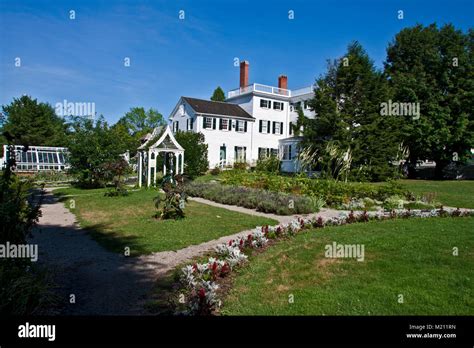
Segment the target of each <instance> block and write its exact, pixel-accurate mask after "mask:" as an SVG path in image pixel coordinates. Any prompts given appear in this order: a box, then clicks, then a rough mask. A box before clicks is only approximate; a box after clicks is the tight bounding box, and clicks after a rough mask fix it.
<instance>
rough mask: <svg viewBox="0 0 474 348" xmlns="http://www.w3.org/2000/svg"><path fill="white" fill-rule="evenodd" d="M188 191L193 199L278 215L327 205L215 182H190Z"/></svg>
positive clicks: (298, 197)
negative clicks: (203, 199)
mask: <svg viewBox="0 0 474 348" xmlns="http://www.w3.org/2000/svg"><path fill="white" fill-rule="evenodd" d="M185 192H186V194H188V195H189V196H192V197H201V198H205V199H209V200H211V201H214V202H218V203H222V204H229V205H237V206H240V207H245V208H249V209H256V210H257V211H261V212H264V213H274V214H278V215H294V214H309V213H314V212H318V211H319V210H320V209H321V207H322V206H323V205H324V201H323V200H321V199H319V198H312V197H307V196H302V195H294V194H288V193H279V192H272V191H266V190H261V189H255V188H250V187H243V186H240V187H239V186H230V185H221V184H219V183H213V182H191V183H189V184H187V185H186V187H185Z"/></svg>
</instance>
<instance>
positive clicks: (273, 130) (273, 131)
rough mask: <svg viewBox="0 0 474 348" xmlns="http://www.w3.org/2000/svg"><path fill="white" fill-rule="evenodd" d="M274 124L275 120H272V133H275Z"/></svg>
mask: <svg viewBox="0 0 474 348" xmlns="http://www.w3.org/2000/svg"><path fill="white" fill-rule="evenodd" d="M275 125H276V122H275V121H273V127H272V133H273V134H275Z"/></svg>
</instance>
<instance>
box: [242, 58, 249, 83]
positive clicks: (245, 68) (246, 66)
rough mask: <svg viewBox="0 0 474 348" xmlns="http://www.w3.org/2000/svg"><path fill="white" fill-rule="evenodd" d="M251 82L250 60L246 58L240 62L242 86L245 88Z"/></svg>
mask: <svg viewBox="0 0 474 348" xmlns="http://www.w3.org/2000/svg"><path fill="white" fill-rule="evenodd" d="M248 84H249V62H248V61H247V60H244V61H242V62H240V88H244V87H246V86H248Z"/></svg>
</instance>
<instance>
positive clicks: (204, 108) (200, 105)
mask: <svg viewBox="0 0 474 348" xmlns="http://www.w3.org/2000/svg"><path fill="white" fill-rule="evenodd" d="M183 99H184V100H185V101H186V102H187V103H188V104H189V105H190V106H191V107H192V108H193V110H194V111H195V112H197V113H198V114H208V115H222V116H233V117H240V118H247V119H249V120H254V118H253V117H252V116H251V115H250V114H249V113H248V112H247V111H245V110H244V109H242V108H241V107H240V106H239V105H237V104H231V103H226V102H217V101H212V100H204V99H196V98H189V97H183Z"/></svg>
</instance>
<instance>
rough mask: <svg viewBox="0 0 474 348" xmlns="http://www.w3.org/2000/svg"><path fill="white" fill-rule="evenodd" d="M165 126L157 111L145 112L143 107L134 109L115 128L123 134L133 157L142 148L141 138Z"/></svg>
mask: <svg viewBox="0 0 474 348" xmlns="http://www.w3.org/2000/svg"><path fill="white" fill-rule="evenodd" d="M164 125H166V121H165V119H164V118H163V115H162V114H160V113H159V112H158V111H157V110H155V109H152V108H150V109H149V110H148V111H145V109H144V108H143V107H134V108H131V109H130V111H129V112H127V113H126V114H125V115H124V116H123V117H122V118H120V119H119V120H118V121H117V123H116V124H115V125H114V126H113V128H115V129H116V130H117V132H119V133H122V136H123V140H124V142H126V143H127V150H129V151H130V155H131V156H132V157H133V156H134V155H135V153H136V151H137V148H138V146H140V138H142V137H143V136H144V135H146V134H147V133H149V132H151V131H152V130H153V129H154V128H156V127H160V126H164ZM126 133H127V134H126Z"/></svg>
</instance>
